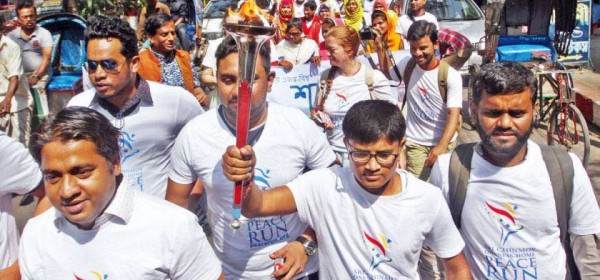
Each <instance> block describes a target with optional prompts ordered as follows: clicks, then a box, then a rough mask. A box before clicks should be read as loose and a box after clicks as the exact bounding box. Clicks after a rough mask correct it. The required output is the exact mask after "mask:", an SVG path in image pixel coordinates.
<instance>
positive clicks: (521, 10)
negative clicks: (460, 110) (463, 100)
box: [467, 0, 590, 167]
mask: <svg viewBox="0 0 600 280" xmlns="http://www.w3.org/2000/svg"><path fill="white" fill-rule="evenodd" d="M577 2H578V1H577V0H555V1H548V0H529V1H517V0H488V1H487V3H486V4H485V5H484V9H483V10H484V11H485V37H484V38H482V40H481V41H480V43H478V44H476V46H477V50H478V53H479V54H480V55H481V56H482V57H483V62H482V63H484V64H485V63H492V62H495V61H515V62H520V63H523V64H524V65H526V66H527V67H528V68H530V69H531V70H532V71H533V72H534V74H535V75H536V76H537V78H538V93H537V102H538V107H539V110H538V112H536V116H535V120H534V126H535V127H541V126H542V123H543V122H545V121H548V124H547V125H546V129H547V142H548V145H559V146H560V147H563V148H564V149H565V150H567V151H569V152H573V153H575V154H577V156H578V157H579V158H580V159H581V161H582V163H583V165H584V167H587V165H588V163H589V157H590V136H589V131H588V126H587V123H586V120H585V119H584V117H583V114H582V113H581V111H580V110H579V109H578V108H577V107H576V106H575V96H574V92H573V79H572V77H571V73H573V72H574V70H571V68H570V67H568V66H567V65H566V64H565V63H561V62H560V58H561V57H566V56H567V54H568V53H569V47H570V43H571V40H572V38H573V37H574V36H573V31H574V30H575V27H576V24H577V21H576V18H577V4H578V3H577ZM527 4H528V5H529V6H527ZM552 16H553V18H552ZM552 20H553V22H554V29H553V30H552V28H550V27H551V22H552ZM588 29H589V26H588ZM519 30H520V32H519ZM523 31H526V32H523ZM588 32H589V30H588ZM515 33H517V34H515ZM518 33H524V34H518ZM578 66H581V65H578ZM478 69H479V66H478V65H472V66H471V67H470V69H469V72H470V74H471V76H472V75H476V74H477V72H478ZM469 80H470V83H469V101H470V100H471V86H472V81H473V79H469ZM467 111H468V110H467ZM469 113H470V112H469ZM467 119H468V120H470V115H469V116H468V118H467Z"/></svg>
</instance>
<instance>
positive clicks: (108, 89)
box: [68, 17, 203, 198]
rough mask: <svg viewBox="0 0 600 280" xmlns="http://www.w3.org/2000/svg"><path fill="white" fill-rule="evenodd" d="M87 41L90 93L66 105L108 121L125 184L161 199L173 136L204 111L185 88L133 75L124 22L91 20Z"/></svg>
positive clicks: (134, 61) (132, 43)
mask: <svg viewBox="0 0 600 280" xmlns="http://www.w3.org/2000/svg"><path fill="white" fill-rule="evenodd" d="M85 40H86V46H87V58H88V61H87V63H86V67H87V70H88V73H89V78H90V81H91V83H92V84H93V86H94V88H93V89H91V90H88V91H85V92H83V93H81V94H79V95H76V96H75V97H73V99H71V101H70V102H69V104H68V106H84V107H89V108H92V109H94V110H96V111H98V112H100V113H102V114H103V115H104V116H105V117H107V118H108V119H109V120H110V121H111V122H112V123H113V125H114V126H115V127H117V128H118V129H119V130H120V132H121V139H120V140H119V144H120V146H121V153H120V154H121V164H122V169H123V174H124V175H125V179H126V180H128V181H129V185H131V186H133V187H135V188H138V189H139V190H141V191H142V192H145V193H149V194H152V195H155V196H158V197H160V198H164V197H165V193H166V189H167V174H166V170H167V169H168V166H169V164H170V158H169V155H170V152H171V148H172V147H173V143H174V141H175V137H176V136H177V134H179V131H180V130H181V128H183V126H184V125H185V124H186V123H187V122H188V121H189V120H191V119H192V118H193V117H195V116H197V115H199V114H201V113H202V112H203V110H202V107H200V104H198V102H197V101H196V100H195V99H194V97H193V96H192V95H190V94H189V93H188V92H187V91H185V90H184V89H183V88H180V87H173V86H167V85H163V84H159V83H156V82H151V81H146V80H144V79H143V78H141V77H140V76H139V75H138V74H137V72H138V69H139V56H138V49H137V39H136V37H135V31H134V30H133V29H131V27H129V25H128V24H127V23H126V22H124V21H122V20H120V19H119V18H117V17H96V18H92V19H90V24H89V25H88V29H87V33H86V37H85Z"/></svg>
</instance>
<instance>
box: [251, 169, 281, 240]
mask: <svg viewBox="0 0 600 280" xmlns="http://www.w3.org/2000/svg"><path fill="white" fill-rule="evenodd" d="M270 179H271V170H270V169H268V168H264V167H257V168H255V172H254V182H255V183H256V186H257V187H258V188H260V189H261V190H267V189H270V188H271V183H269V180H270ZM246 229H247V230H248V241H249V244H248V245H249V247H250V248H251V249H252V248H261V247H266V246H269V245H273V244H276V243H280V242H284V241H287V240H289V239H290V234H289V232H288V227H287V221H286V219H285V218H284V216H270V217H263V218H254V219H249V220H248V221H247V222H246Z"/></svg>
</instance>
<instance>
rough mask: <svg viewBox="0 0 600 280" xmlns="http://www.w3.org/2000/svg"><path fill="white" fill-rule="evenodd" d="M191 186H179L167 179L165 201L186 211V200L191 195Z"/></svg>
mask: <svg viewBox="0 0 600 280" xmlns="http://www.w3.org/2000/svg"><path fill="white" fill-rule="evenodd" d="M193 187H194V185H193V184H179V183H176V182H175V181H173V180H171V178H169V182H168V184H167V195H166V197H165V199H166V200H167V201H169V202H172V203H175V204H177V205H179V206H181V207H183V208H185V209H188V199H189V197H190V194H191V193H192V189H193Z"/></svg>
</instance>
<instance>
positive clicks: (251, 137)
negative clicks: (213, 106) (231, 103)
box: [217, 105, 266, 146]
mask: <svg viewBox="0 0 600 280" xmlns="http://www.w3.org/2000/svg"><path fill="white" fill-rule="evenodd" d="M222 106H223V105H221V106H219V109H218V110H217V112H219V116H220V117H221V119H222V120H223V123H225V126H227V129H229V131H230V132H231V134H233V135H235V127H233V126H232V125H231V124H229V122H227V119H226V118H225V115H224V114H223V107H222ZM265 123H266V122H264V123H262V124H261V125H259V126H257V127H255V128H253V129H250V130H248V145H250V146H254V144H256V142H258V139H259V138H260V136H261V135H262V132H263V130H264V128H265Z"/></svg>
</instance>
